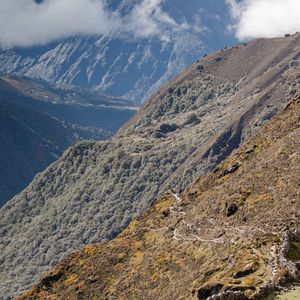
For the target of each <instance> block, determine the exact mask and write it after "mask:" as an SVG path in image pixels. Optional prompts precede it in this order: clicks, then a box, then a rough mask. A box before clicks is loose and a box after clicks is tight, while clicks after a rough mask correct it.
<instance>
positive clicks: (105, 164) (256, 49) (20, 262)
mask: <svg viewBox="0 0 300 300" xmlns="http://www.w3.org/2000/svg"><path fill="white" fill-rule="evenodd" d="M299 44H300V34H296V35H294V36H290V37H287V38H281V39H259V40H254V41H252V42H249V43H247V44H239V45H237V46H236V47H233V48H229V49H224V50H222V51H218V52H214V53H212V54H211V55H209V56H207V57H204V58H203V59H200V60H199V61H198V62H197V63H195V64H194V65H192V66H191V67H190V68H189V69H187V70H186V71H184V72H183V73H182V74H180V75H178V76H177V77H176V78H174V79H173V80H172V81H171V82H170V83H168V84H167V85H166V86H165V87H163V88H161V89H160V90H159V91H158V92H157V93H156V94H154V96H153V97H151V98H150V99H149V101H147V102H146V103H145V104H144V106H143V107H142V109H141V110H140V111H139V112H138V114H137V115H136V116H134V117H133V118H132V119H131V120H129V122H128V123H127V124H126V125H125V126H124V127H123V128H122V129H121V130H120V131H119V133H118V134H117V135H116V136H114V137H113V138H111V139H110V140H108V141H105V142H81V143H78V144H77V145H76V146H75V147H71V148H69V149H68V150H67V151H66V152H65V153H64V155H63V156H62V158H61V159H59V160H58V161H57V162H55V163H54V164H52V165H51V166H50V167H49V168H48V169H47V170H45V172H43V173H41V174H39V175H38V176H36V177H35V179H34V180H33V182H32V183H31V184H30V185H29V186H28V188H26V189H25V190H24V191H23V192H22V193H20V194H19V195H18V196H16V197H15V198H14V199H12V200H11V201H10V202H9V203H8V204H7V205H5V206H4V207H3V208H2V209H1V210H0V225H1V226H0V228H1V229H0V230H1V233H0V236H1V237H2V245H3V246H2V248H1V250H0V260H1V261H2V262H3V264H1V266H0V268H1V273H2V274H5V278H4V279H3V286H2V287H1V288H2V289H1V292H2V293H3V295H5V297H8V296H11V295H13V296H16V295H17V294H18V293H20V292H22V291H24V290H26V289H28V287H29V286H31V285H32V283H33V282H34V281H35V280H37V279H38V278H39V276H40V274H43V273H46V272H47V271H48V270H49V268H50V267H52V266H54V265H55V264H56V263H57V261H58V259H60V258H61V257H63V256H65V255H66V254H68V253H70V252H72V251H74V250H78V249H80V248H82V247H83V246H85V245H87V244H91V243H97V242H101V241H107V240H110V239H112V238H114V237H115V236H116V235H117V234H118V233H120V231H121V230H122V229H124V228H125V227H126V226H127V225H128V224H129V222H130V221H131V220H132V219H133V218H136V217H137V216H139V215H140V214H141V213H142V212H143V211H145V210H146V209H148V208H149V207H150V206H151V205H152V204H153V203H154V201H155V200H156V198H157V196H158V195H160V194H161V193H162V192H164V191H166V190H168V189H170V188H173V189H174V190H179V189H180V188H185V187H186V186H187V185H188V184H190V183H192V182H193V180H194V178H196V177H197V176H199V175H202V174H204V173H206V172H207V171H209V170H211V169H212V168H213V167H214V166H215V165H216V164H217V163H218V162H220V161H221V160H222V159H223V158H225V157H226V156H227V155H229V154H230V153H231V152H232V151H233V150H234V149H236V148H237V147H238V146H239V144H240V143H241V142H242V141H244V140H245V139H246V138H248V137H249V136H250V135H251V134H252V132H253V131H255V130H256V129H258V128H259V127H261V126H262V125H264V124H265V123H266V122H267V121H268V119H270V118H271V117H272V116H273V115H275V114H276V113H277V112H278V111H279V109H280V108H282V107H283V106H284V104H285V103H286V102H287V100H288V99H289V98H290V95H291V94H293V93H294V92H295V90H296V89H297V88H298V86H299V82H300V78H299V68H300V66H299V51H300V50H299V49H300V47H299ZM5 297H4V299H6V298H5Z"/></svg>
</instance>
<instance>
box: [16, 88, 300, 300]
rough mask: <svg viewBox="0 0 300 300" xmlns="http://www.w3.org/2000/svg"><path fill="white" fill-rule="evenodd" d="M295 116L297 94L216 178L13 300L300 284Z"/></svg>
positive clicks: (246, 293) (244, 290) (171, 199)
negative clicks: (297, 282)
mask: <svg viewBox="0 0 300 300" xmlns="http://www.w3.org/2000/svg"><path fill="white" fill-rule="evenodd" d="M299 116H300V90H299V92H298V93H297V94H296V95H295V97H294V98H293V99H292V100H291V102H290V103H289V104H288V105H287V106H286V107H285V109H284V110H283V111H282V112H281V113H279V114H278V116H276V117H275V118H273V119H272V120H271V121H270V122H269V123H268V124H267V125H266V126H265V127H263V128H262V129H261V130H259V131H258V132H256V133H255V134H254V136H253V138H251V139H250V140H249V141H247V142H246V143H245V144H244V145H243V146H242V147H240V148H239V149H238V150H237V151H235V152H234V154H233V155H231V156H229V157H228V158H227V159H226V160H225V161H223V162H222V164H221V165H219V166H218V167H217V168H215V169H214V171H213V172H211V173H209V174H208V175H207V176H204V177H200V178H198V179H196V180H195V182H194V184H192V185H191V186H190V187H188V188H186V189H185V190H184V191H182V192H181V193H180V194H175V193H174V192H173V191H172V190H170V191H168V192H167V193H165V194H164V195H162V196H161V197H160V198H159V199H158V201H157V202H156V203H155V204H154V206H153V207H152V208H151V209H149V210H148V211H147V212H145V213H144V214H143V215H142V216H141V217H139V218H137V219H136V220H135V221H133V222H131V223H130V225H129V226H128V227H127V228H126V229H125V230H124V231H123V232H122V233H121V234H120V235H119V236H118V237H117V238H115V239H114V240H112V241H110V242H108V243H101V244H96V245H91V246H88V247H87V248H85V249H83V250H81V251H77V252H74V253H72V254H70V255H68V256H67V257H65V258H64V259H63V260H62V261H61V262H60V263H59V264H58V265H57V266H55V267H54V268H53V269H52V270H51V271H50V272H49V273H48V274H47V275H46V276H44V277H43V278H42V279H41V280H40V281H39V283H38V284H37V285H36V286H35V287H34V288H33V289H32V290H31V291H30V292H28V293H26V294H24V295H23V296H21V297H19V298H18V299H40V297H44V298H47V299H48V298H49V299H50V298H51V299H203V300H204V299H245V300H247V299H262V298H263V297H265V296H267V295H269V294H270V293H271V292H274V291H276V290H278V289H280V287H281V286H285V285H287V284H288V283H290V282H293V281H299V280H300V267H299V263H300V247H299V245H300V223H299V220H300V218H299V217H300V215H299V209H300V167H299V166H300V160H299V158H300V156H299V154H300V118H299ZM219 293H220V294H219ZM215 294H219V295H218V296H217V297H214V298H208V297H210V296H213V295H215Z"/></svg>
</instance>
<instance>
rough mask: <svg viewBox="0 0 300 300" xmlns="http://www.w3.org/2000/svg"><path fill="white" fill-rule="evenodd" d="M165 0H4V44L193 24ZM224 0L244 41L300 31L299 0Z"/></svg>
mask: <svg viewBox="0 0 300 300" xmlns="http://www.w3.org/2000/svg"><path fill="white" fill-rule="evenodd" d="M164 1H166V0H141V1H137V2H136V4H135V5H134V6H133V8H132V10H131V11H130V12H129V13H128V14H126V15H122V16H121V15H120V14H118V13H116V12H112V11H109V10H108V9H107V8H106V6H105V0H44V1H42V2H41V3H39V4H37V2H40V1H37V2H36V1H35V0H1V1H0V47H1V48H2V49H9V48H11V47H15V46H17V47H30V46H34V45H43V44H47V43H49V42H51V41H55V40H57V39H60V38H64V37H67V36H74V35H78V34H84V35H103V34H113V33H115V32H118V33H119V34H120V35H123V36H128V35H130V36H131V37H133V38H135V39H141V38H149V37H153V36H157V37H159V38H161V39H162V40H166V41H168V35H167V34H166V33H167V32H168V31H169V30H170V29H172V28H173V29H174V28H176V27H178V26H185V27H188V26H189V24H188V22H189V20H187V22H184V23H181V24H178V23H177V22H176V21H175V20H174V19H173V18H172V17H171V16H170V15H169V14H168V13H167V12H165V11H163V6H162V4H163V2H164ZM182 1H189V0H182ZM199 1H209V0H199ZM220 1H223V2H225V3H226V5H227V7H228V10H229V14H230V16H231V22H230V23H229V24H228V26H227V29H228V30H230V32H231V33H232V35H235V37H237V38H238V39H239V40H240V41H245V40H249V39H253V38H256V37H277V36H283V35H284V34H286V33H290V34H292V33H295V32H297V31H300V19H299V16H300V1H299V0H220ZM134 3H135V2H134Z"/></svg>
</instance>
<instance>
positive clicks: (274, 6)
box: [226, 0, 300, 40]
mask: <svg viewBox="0 0 300 300" xmlns="http://www.w3.org/2000/svg"><path fill="white" fill-rule="evenodd" d="M226 2H227V4H228V5H229V7H230V12H231V15H232V17H233V19H234V25H233V26H232V29H234V30H235V33H236V36H237V38H238V39H239V40H247V39H252V38H258V37H268V38H271V37H279V36H283V35H284V34H286V33H290V34H292V33H295V32H297V31H300V1H299V0H240V1H237V0H226Z"/></svg>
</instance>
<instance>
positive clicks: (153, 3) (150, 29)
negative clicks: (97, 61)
mask: <svg viewBox="0 0 300 300" xmlns="http://www.w3.org/2000/svg"><path fill="white" fill-rule="evenodd" d="M161 2H162V0H144V1H142V2H141V3H140V4H137V5H136V6H135V7H134V8H133V9H132V10H131V12H130V13H129V14H128V15H127V16H126V17H124V19H123V20H122V24H123V31H124V32H125V33H131V34H132V35H133V36H134V38H149V37H152V36H160V38H161V39H163V40H169V36H168V30H167V29H168V28H169V29H170V28H174V27H176V26H178V24H177V23H176V22H175V21H174V19H172V18H171V17H170V16H169V15H168V14H167V13H165V12H164V11H163V10H162V8H161V6H160V4H161ZM162 28H164V30H162Z"/></svg>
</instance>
